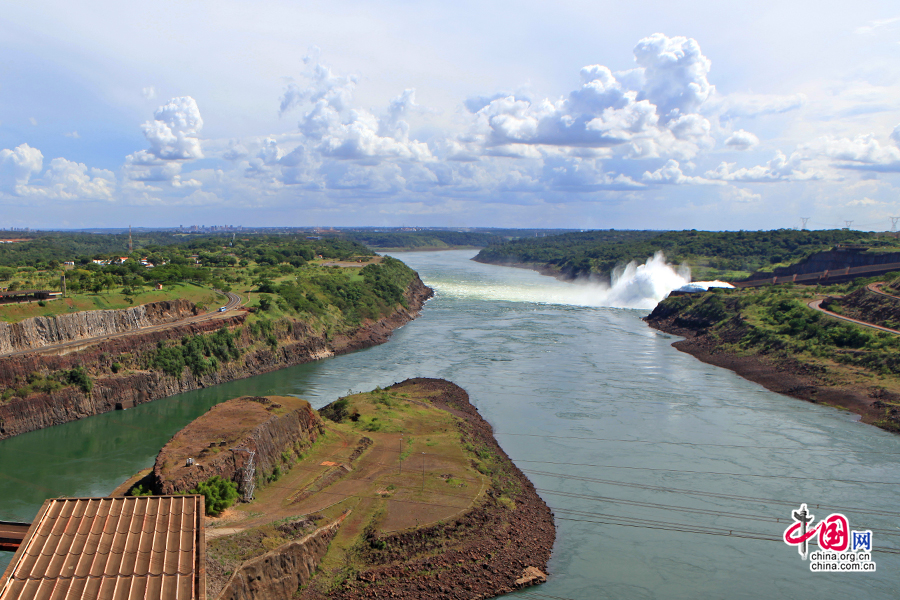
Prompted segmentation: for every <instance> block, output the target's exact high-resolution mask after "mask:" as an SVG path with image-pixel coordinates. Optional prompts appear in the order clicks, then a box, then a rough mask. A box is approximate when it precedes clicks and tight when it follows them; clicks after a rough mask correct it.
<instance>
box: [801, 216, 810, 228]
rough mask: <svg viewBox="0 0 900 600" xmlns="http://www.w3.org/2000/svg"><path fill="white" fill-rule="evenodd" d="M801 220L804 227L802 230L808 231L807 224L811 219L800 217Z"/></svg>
mask: <svg viewBox="0 0 900 600" xmlns="http://www.w3.org/2000/svg"><path fill="white" fill-rule="evenodd" d="M800 220H801V221H802V222H803V226H801V227H800V229H806V222H807V221H809V217H800Z"/></svg>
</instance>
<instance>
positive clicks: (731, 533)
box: [557, 515, 900, 554]
mask: <svg viewBox="0 0 900 600" xmlns="http://www.w3.org/2000/svg"><path fill="white" fill-rule="evenodd" d="M557 518H558V519H559V520H560V521H576V522H579V523H597V524H600V525H618V526H620V527H636V528H638V529H657V530H662V531H677V532H680V533H698V534H703V535H716V536H721V537H733V538H742V539H753V540H762V541H766V542H781V543H783V542H782V540H781V538H780V537H778V538H776V537H771V536H766V535H762V534H757V533H755V532H742V531H736V530H726V529H720V530H712V529H709V530H704V528H701V527H690V526H688V527H682V526H681V525H680V524H678V523H669V524H665V523H660V524H658V525H639V524H637V523H616V522H613V521H599V520H594V519H572V518H568V517H557ZM596 518H598V519H599V518H607V519H609V518H611V519H613V520H614V519H615V517H608V516H606V515H597V517H596ZM725 531H727V532H728V533H724V532H725ZM878 552H883V553H885V554H900V548H879V549H878Z"/></svg>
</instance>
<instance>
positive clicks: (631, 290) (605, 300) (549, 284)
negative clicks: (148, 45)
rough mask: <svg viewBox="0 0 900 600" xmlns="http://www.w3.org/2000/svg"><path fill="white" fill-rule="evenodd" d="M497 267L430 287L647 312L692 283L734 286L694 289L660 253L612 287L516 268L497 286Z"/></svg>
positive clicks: (472, 295) (685, 271) (683, 271)
mask: <svg viewBox="0 0 900 600" xmlns="http://www.w3.org/2000/svg"><path fill="white" fill-rule="evenodd" d="M399 258H401V259H402V258H403V257H402V256H400V257H399ZM476 264H480V263H476ZM496 268H498V267H496V266H492V265H481V266H479V267H476V268H475V269H476V271H475V272H473V273H472V274H471V277H472V278H471V279H466V280H461V279H454V280H452V281H443V280H440V279H434V280H431V279H430V280H427V281H426V282H425V283H426V284H428V285H430V286H431V287H433V288H434V289H435V291H436V292H437V293H438V294H443V295H447V296H451V297H456V298H468V299H483V300H501V301H507V302H533V303H537V304H564V305H571V306H597V307H600V306H604V307H611V308H635V309H643V310H652V309H653V307H655V306H656V305H657V304H658V303H659V302H660V301H661V300H662V299H663V298H665V297H666V296H668V295H669V293H670V292H672V291H673V290H677V289H679V288H682V287H684V286H687V285H689V284H690V285H697V286H700V287H702V288H703V289H706V288H708V287H717V286H727V287H730V286H729V284H725V283H722V282H695V283H694V284H691V271H690V268H688V267H687V266H680V267H679V266H675V265H670V264H668V263H667V262H666V257H665V256H664V255H663V253H662V252H657V253H656V254H654V255H653V257H651V258H649V259H647V261H646V262H645V263H643V264H638V263H637V262H636V261H633V262H631V263H629V264H628V265H626V266H625V267H623V268H619V269H616V270H615V271H614V272H613V273H612V277H611V282H610V283H609V284H607V283H605V282H597V281H592V280H589V279H582V280H577V281H575V282H572V283H566V282H562V281H558V280H556V279H553V278H551V277H546V276H544V275H539V274H538V273H535V272H534V271H529V270H525V269H514V268H512V267H504V268H509V269H512V272H515V275H512V276H511V277H505V278H504V279H503V280H504V282H505V283H504V284H502V285H498V284H497V278H496V277H493V276H490V275H489V272H490V270H492V269H496ZM481 269H484V273H485V276H484V277H479V276H478V272H479V271H481Z"/></svg>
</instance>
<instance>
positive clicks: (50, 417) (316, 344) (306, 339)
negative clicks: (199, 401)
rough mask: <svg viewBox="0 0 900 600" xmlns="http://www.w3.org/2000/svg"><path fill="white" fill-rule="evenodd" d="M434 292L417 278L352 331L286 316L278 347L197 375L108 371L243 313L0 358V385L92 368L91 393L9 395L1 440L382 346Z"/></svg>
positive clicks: (1, 407) (0, 420)
mask: <svg viewBox="0 0 900 600" xmlns="http://www.w3.org/2000/svg"><path fill="white" fill-rule="evenodd" d="M433 294H434V292H433V291H432V290H431V288H429V287H427V286H426V285H425V284H423V283H422V281H421V280H420V279H419V278H418V276H417V277H416V278H415V279H414V280H413V281H412V283H410V285H409V287H408V288H407V290H406V292H405V297H406V301H407V306H408V308H404V307H402V306H398V307H397V308H396V309H395V310H394V312H393V313H391V314H389V315H388V316H386V317H383V318H381V319H379V320H377V321H373V322H364V323H362V324H361V325H360V326H359V327H358V328H356V329H355V330H353V331H352V332H350V333H346V334H341V335H335V336H333V337H329V335H328V334H327V333H325V332H317V331H313V330H312V329H311V328H310V327H309V326H308V325H307V324H305V323H303V322H302V321H292V322H290V323H289V324H287V325H283V326H282V327H280V328H279V329H278V331H277V332H276V336H277V338H278V345H277V347H276V348H275V349H274V350H273V349H271V348H269V347H268V346H266V347H263V348H261V349H253V350H250V351H247V352H246V353H244V354H243V355H242V356H241V358H240V360H239V361H234V362H228V363H223V364H222V365H221V366H220V367H219V368H218V369H217V370H215V371H213V372H210V373H205V374H203V375H202V376H199V377H198V376H195V375H193V374H192V373H191V371H190V370H189V369H184V371H183V372H182V374H181V375H180V376H178V377H173V376H170V375H166V374H165V373H163V372H162V371H157V370H137V369H126V370H125V371H123V372H120V373H118V374H114V373H113V372H112V371H111V367H112V365H113V364H114V363H115V362H116V361H117V360H123V359H128V360H130V361H132V362H133V363H137V362H139V360H138V359H139V358H140V357H141V356H143V355H145V354H146V353H148V352H155V351H156V348H157V344H158V343H159V342H166V341H168V340H180V339H182V338H183V337H185V336H192V335H199V334H203V333H208V332H213V331H216V330H217V329H219V328H221V327H223V326H224V327H228V328H231V329H235V328H236V327H238V326H239V325H241V324H243V322H244V320H245V318H246V316H245V315H238V316H233V317H223V318H222V319H213V320H210V321H203V322H195V323H188V324H183V325H173V326H172V327H171V328H167V329H164V330H159V331H152V332H147V333H139V332H138V333H135V334H134V335H129V336H125V337H119V338H114V339H110V340H106V341H103V342H100V343H97V344H94V345H92V346H90V347H89V348H86V349H84V350H81V351H78V352H72V353H69V354H66V355H63V356H46V355H34V354H26V355H22V356H14V357H7V358H0V389H3V388H10V387H14V386H16V385H21V383H22V382H25V381H26V380H27V378H28V377H29V376H30V375H31V374H33V373H48V372H49V373H53V372H58V371H61V370H66V369H72V368H74V367H77V366H79V365H91V367H92V368H93V369H94V370H95V371H97V372H98V375H97V376H96V377H95V378H94V386H93V389H92V390H91V391H90V392H84V391H83V390H81V389H80V388H75V387H67V388H65V389H62V390H57V391H53V392H51V393H39V394H33V395H29V396H28V397H27V398H12V399H11V400H9V401H7V402H4V403H2V404H0V439H4V438H7V437H11V436H13V435H18V434H20V433H25V432H28V431H34V430H36V429H42V428H44V427H50V426H51V425H59V424H61V423H66V422H68V421H74V420H77V419H82V418H84V417H89V416H92V415H96V414H100V413H103V412H108V411H111V410H115V409H116V408H130V407H133V406H135V405H137V404H142V403H144V402H150V401H151V400H157V399H159V398H165V397H167V396H172V395H174V394H180V393H182V392H188V391H191V390H196V389H199V388H204V387H209V386H213V385H218V384H220V383H225V382H226V381H232V380H235V379H242V378H245V377H250V376H253V375H259V374H262V373H268V372H270V371H276V370H278V369H283V368H284V367H289V366H292V365H296V364H300V363H305V362H311V361H313V360H318V359H320V358H326V357H329V356H334V355H335V354H343V353H346V352H351V351H353V350H359V349H361V348H367V347H369V346H375V345H377V344H382V343H384V342H386V341H387V340H388V339H389V337H390V335H391V332H392V331H393V330H394V329H396V328H398V327H401V326H402V325H404V324H406V323H408V322H409V321H411V320H412V319H414V318H416V316H418V313H419V311H420V310H421V308H422V306H423V305H424V304H425V301H426V300H428V299H429V298H430V297H431V296H432V295H433ZM247 329H248V328H247V327H244V328H242V329H241V338H240V343H241V344H243V345H244V346H247V345H249V340H250V334H249V332H248V331H247ZM126 366H127V365H126Z"/></svg>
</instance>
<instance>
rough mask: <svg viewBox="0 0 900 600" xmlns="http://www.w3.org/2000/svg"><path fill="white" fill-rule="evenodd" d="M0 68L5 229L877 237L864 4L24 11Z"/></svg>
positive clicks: (878, 146)
mask: <svg viewBox="0 0 900 600" xmlns="http://www.w3.org/2000/svg"><path fill="white" fill-rule="evenodd" d="M0 46H2V50H3V53H4V56H6V57H8V60H7V61H6V64H5V65H4V67H3V69H2V71H0V211H2V213H0V214H2V216H0V220H2V221H3V223H2V226H4V227H7V228H10V227H14V228H18V229H25V228H31V229H84V228H110V227H113V228H121V227H128V225H129V223H131V224H134V223H142V224H143V225H144V226H146V227H154V228H155V227H166V228H173V227H174V228H177V227H179V226H180V225H181V224H182V223H212V222H215V221H219V222H224V223H242V225H243V226H244V227H259V226H274V227H284V226H307V227H308V226H313V225H314V224H321V225H325V226H338V227H347V226H392V227H397V226H401V225H408V226H426V227H427V226H449V227H479V226H480V227H501V228H567V229H587V228H598V229H607V228H628V229H690V228H697V229H732V230H735V229H775V228H783V227H797V228H799V227H801V226H802V225H803V224H804V223H805V224H806V226H807V227H808V228H810V229H822V228H841V227H845V226H848V225H847V223H848V222H850V225H849V226H851V227H852V228H853V229H862V230H875V231H885V230H891V228H892V220H893V223H894V224H895V223H896V219H897V217H898V216H900V193H898V192H900V175H898V174H900V9H897V8H896V6H894V5H892V4H889V3H887V2H874V1H864V2H860V3H854V4H853V5H839V6H828V7H827V8H822V6H821V5H820V4H818V3H816V4H814V3H812V2H787V3H785V2H780V3H774V2H764V3H762V4H759V3H758V4H754V5H753V7H752V9H751V8H749V7H748V6H747V5H729V4H727V3H725V4H723V3H713V2H693V3H688V4H687V5H685V4H678V5H675V4H671V3H661V2H659V3H656V2H654V3H643V4H639V5H638V4H635V5H627V6H626V5H621V4H620V3H607V2H594V3H583V2H576V1H574V0H572V1H562V2H558V3H554V4H553V5H550V4H547V3H538V2H529V1H519V2H516V3H512V2H506V1H504V2H494V3H488V4H484V3H477V4H476V3H474V2H465V1H464V2H459V3H452V4H446V3H435V2H424V3H414V4H409V3H400V2H397V1H377V0H375V1H371V2H365V3H363V2H349V3H343V4H341V5H336V4H334V3H327V2H310V3H303V5H300V4H297V3H292V2H287V1H285V2H263V3H255V4H252V5H248V4H246V3H239V2H235V1H233V0H225V1H223V2H217V3H208V2H195V3H187V4H186V3H175V2H172V1H171V0H163V1H161V2H157V3H154V5H153V6H152V7H149V8H148V7H146V6H140V5H130V4H127V3H125V4H122V3H108V2H100V1H89V2H87V3H82V4H80V5H79V6H78V7H75V6H73V5H71V4H70V3H62V2H59V1H55V0H53V1H51V0H37V1H34V2H29V3H24V2H14V3H11V4H10V5H7V6H5V7H4V17H3V19H2V20H0ZM892 218H893V219H892ZM804 219H806V221H805V222H804V221H803V220H804Z"/></svg>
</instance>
